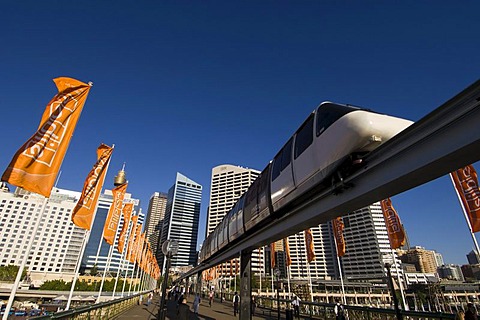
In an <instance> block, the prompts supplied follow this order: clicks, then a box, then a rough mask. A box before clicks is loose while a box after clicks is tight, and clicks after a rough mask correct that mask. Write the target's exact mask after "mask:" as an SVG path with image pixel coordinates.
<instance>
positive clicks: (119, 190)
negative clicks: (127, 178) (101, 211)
mask: <svg viewBox="0 0 480 320" xmlns="http://www.w3.org/2000/svg"><path fill="white" fill-rule="evenodd" d="M127 185H128V183H124V184H121V185H119V186H118V187H115V188H114V189H113V190H112V193H113V203H112V205H111V206H110V210H108V214H107V219H106V220H105V225H104V227H103V238H104V239H105V241H106V242H107V243H108V244H110V245H113V242H114V240H115V234H116V233H117V227H118V222H119V221H120V213H121V212H122V205H123V198H124V197H125V192H126V191H127Z"/></svg>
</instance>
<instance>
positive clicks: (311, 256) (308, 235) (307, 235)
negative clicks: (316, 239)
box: [305, 229, 315, 263]
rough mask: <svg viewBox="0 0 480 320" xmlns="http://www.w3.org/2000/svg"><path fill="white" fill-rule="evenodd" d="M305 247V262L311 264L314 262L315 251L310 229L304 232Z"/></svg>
mask: <svg viewBox="0 0 480 320" xmlns="http://www.w3.org/2000/svg"><path fill="white" fill-rule="evenodd" d="M305 246H306V247H307V261H308V263H311V262H312V261H313V260H315V249H314V247H313V234H312V230H311V229H306V230H305Z"/></svg>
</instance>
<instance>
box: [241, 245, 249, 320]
mask: <svg viewBox="0 0 480 320" xmlns="http://www.w3.org/2000/svg"><path fill="white" fill-rule="evenodd" d="M251 279H252V251H242V252H241V253H240V320H251V319H252V308H251V302H252V301H251V300H252V282H251Z"/></svg>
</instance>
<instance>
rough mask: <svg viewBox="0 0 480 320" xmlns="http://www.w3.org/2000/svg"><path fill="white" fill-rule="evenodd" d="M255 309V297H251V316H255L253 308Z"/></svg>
mask: <svg viewBox="0 0 480 320" xmlns="http://www.w3.org/2000/svg"><path fill="white" fill-rule="evenodd" d="M256 307H257V301H256V300H255V296H252V316H254V315H255V308H256Z"/></svg>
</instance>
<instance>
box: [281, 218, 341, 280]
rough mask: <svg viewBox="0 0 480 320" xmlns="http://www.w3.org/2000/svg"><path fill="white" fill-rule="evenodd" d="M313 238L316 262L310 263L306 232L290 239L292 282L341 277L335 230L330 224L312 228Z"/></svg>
mask: <svg viewBox="0 0 480 320" xmlns="http://www.w3.org/2000/svg"><path fill="white" fill-rule="evenodd" d="M310 230H311V231H312V236H313V248H314V252H315V260H313V261H312V262H310V263H308V261H307V252H306V245H305V232H304V231H302V232H299V233H297V234H294V235H291V236H289V237H288V245H289V249H290V258H291V259H292V264H291V265H290V277H291V279H292V280H302V279H308V278H311V279H312V280H313V281H315V280H319V279H322V280H330V279H335V278H337V277H338V276H339V270H338V265H337V261H336V251H335V246H334V241H333V230H332V226H331V223H330V222H327V223H323V224H321V225H319V226H316V227H312V228H310Z"/></svg>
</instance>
